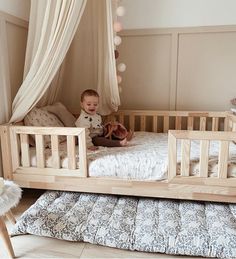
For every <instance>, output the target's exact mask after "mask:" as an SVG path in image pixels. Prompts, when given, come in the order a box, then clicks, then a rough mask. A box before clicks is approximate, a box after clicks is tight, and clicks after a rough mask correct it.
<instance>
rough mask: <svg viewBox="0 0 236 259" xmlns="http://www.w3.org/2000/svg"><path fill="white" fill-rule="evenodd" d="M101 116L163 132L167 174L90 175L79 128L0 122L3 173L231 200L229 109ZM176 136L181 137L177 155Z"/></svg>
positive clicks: (20, 179)
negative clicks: (215, 149)
mask: <svg viewBox="0 0 236 259" xmlns="http://www.w3.org/2000/svg"><path fill="white" fill-rule="evenodd" d="M106 119H107V120H108V121H110V120H115V119H116V120H119V121H120V122H121V123H123V124H124V125H125V126H126V127H127V128H129V129H132V130H133V131H149V132H155V133H161V132H163V133H167V132H168V170H167V178H166V179H164V180H160V181H157V180H149V179H147V180H145V179H144V180H137V179H123V178H117V177H108V176H106V177H94V176H90V175H89V172H88V171H89V170H88V161H87V148H86V141H85V129H83V128H75V127H28V126H20V125H1V126H0V129H1V148H2V158H3V170H4V178H6V179H11V180H14V181H15V182H16V183H18V184H19V185H20V186H21V187H25V188H39V189H53V190H65V191H80V192H91V193H106V194H118V195H135V196H149V197H162V198H173V199H189V200H206V201H218V202H232V203H236V177H232V175H229V173H228V171H229V169H228V168H229V166H230V165H229V161H232V160H233V161H234V159H235V161H236V156H235V157H232V156H231V155H230V154H229V147H230V145H232V143H233V142H235V141H236V133H235V132H234V131H236V116H235V115H233V114H232V113H230V112H186V111H119V112H117V113H115V114H113V115H111V116H108V117H107V118H106ZM30 135H35V144H36V146H35V153H36V164H34V165H32V163H31V157H30V153H31V148H30V145H29V139H30V138H29V136H30ZM45 135H50V136H51V145H50V146H51V149H50V152H51V158H52V159H51V165H50V167H48V166H47V163H46V161H45V147H44V136H45ZM59 136H66V146H67V157H68V168H62V166H61V162H60V150H59V146H60V145H59ZM77 138H78V143H79V144H78V145H76V142H77ZM196 140H197V141H199V142H200V148H199V165H198V168H199V174H198V175H191V174H190V164H191V161H190V160H191V159H190V153H191V152H190V150H191V143H192V142H193V141H196ZM212 141H217V142H219V154H218V157H217V175H216V176H214V177H212V175H209V174H208V167H209V160H210V157H209V147H210V143H211V142H212ZM177 142H181V151H180V154H179V155H180V158H178V157H179V155H178V154H177V153H178V151H177V149H178V148H177V146H178V145H177ZM130 145H132V141H131V142H130ZM77 149H78V153H79V161H78V156H77V155H76V151H77ZM124 149H125V147H124ZM143 152H145V150H143ZM156 159H158V157H157V158H156ZM77 163H79V168H78V167H77Z"/></svg>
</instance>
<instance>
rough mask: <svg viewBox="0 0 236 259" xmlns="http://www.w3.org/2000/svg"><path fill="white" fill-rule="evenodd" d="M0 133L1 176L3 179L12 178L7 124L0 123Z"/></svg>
mask: <svg viewBox="0 0 236 259" xmlns="http://www.w3.org/2000/svg"><path fill="white" fill-rule="evenodd" d="M0 134H1V149H2V165H3V176H4V178H5V179H9V180H12V179H13V176H12V161H11V145H10V132H9V126H8V125H1V126H0Z"/></svg>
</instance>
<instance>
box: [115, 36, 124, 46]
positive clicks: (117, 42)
mask: <svg viewBox="0 0 236 259" xmlns="http://www.w3.org/2000/svg"><path fill="white" fill-rule="evenodd" d="M121 41H122V40H121V37H120V36H118V35H116V36H115V37H114V44H115V45H116V46H119V45H120V44H121Z"/></svg>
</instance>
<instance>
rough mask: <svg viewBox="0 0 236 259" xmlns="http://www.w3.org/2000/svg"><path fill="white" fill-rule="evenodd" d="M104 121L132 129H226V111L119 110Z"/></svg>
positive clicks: (164, 131)
mask: <svg viewBox="0 0 236 259" xmlns="http://www.w3.org/2000/svg"><path fill="white" fill-rule="evenodd" d="M105 120H106V121H114V120H117V121H119V122H121V123H122V124H124V125H125V126H126V127H127V128H128V129H131V130H133V131H152V132H159V133H161V132H163V133H167V132H168V130H174V129H175V130H201V131H205V130H206V131H223V130H228V118H227V112H204V111H203V112H198V111H193V112H187V111H135V110H134V111H126V110H121V111H118V112H116V113H114V114H112V115H110V116H108V117H107V118H106V119H105Z"/></svg>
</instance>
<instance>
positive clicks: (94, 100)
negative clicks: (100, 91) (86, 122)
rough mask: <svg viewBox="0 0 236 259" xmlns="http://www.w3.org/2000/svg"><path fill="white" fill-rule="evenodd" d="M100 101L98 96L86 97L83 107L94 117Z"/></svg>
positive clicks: (82, 103)
mask: <svg viewBox="0 0 236 259" xmlns="http://www.w3.org/2000/svg"><path fill="white" fill-rule="evenodd" d="M98 103H99V99H98V97H97V96H85V97H84V100H83V102H81V107H82V108H83V109H84V110H85V112H87V113H88V114H91V115H94V114H96V113H97V110H98Z"/></svg>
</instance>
